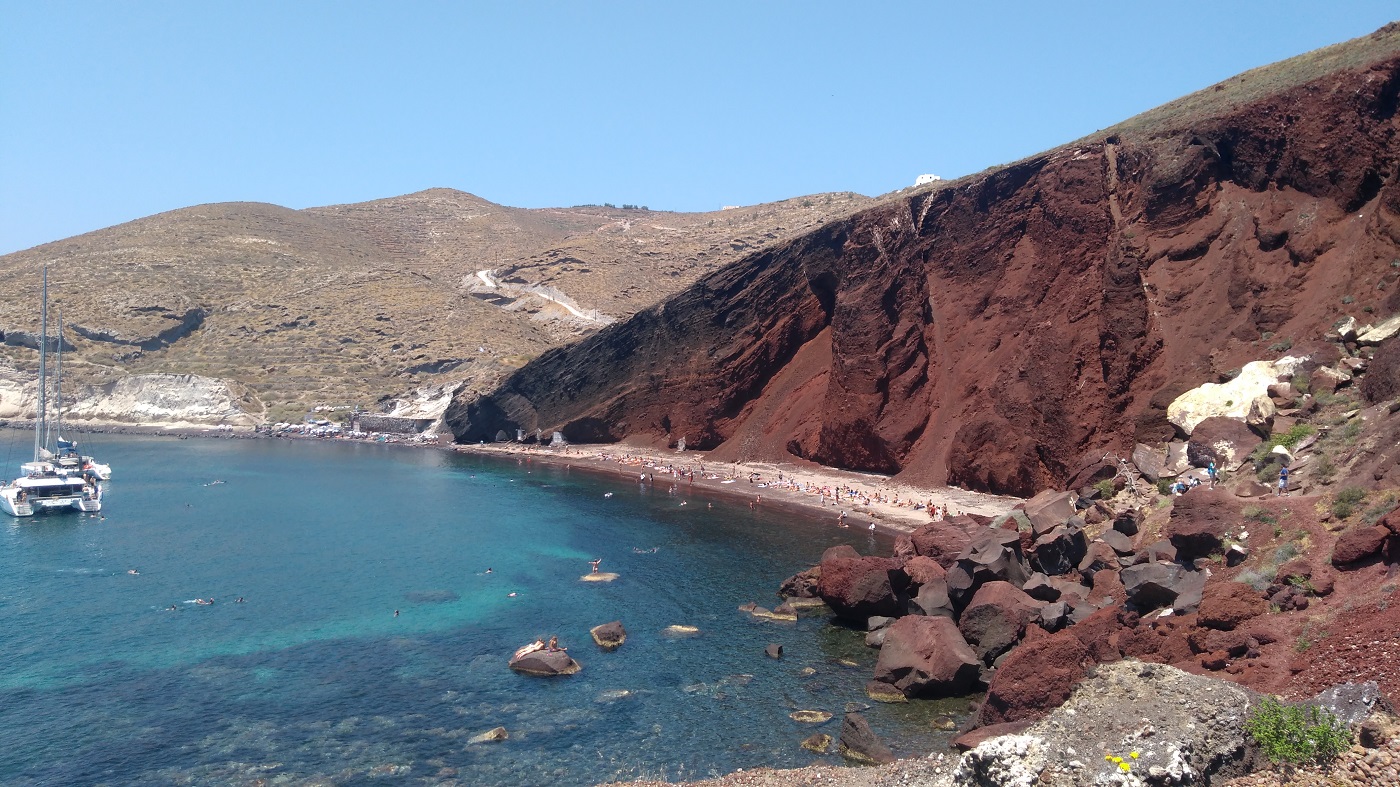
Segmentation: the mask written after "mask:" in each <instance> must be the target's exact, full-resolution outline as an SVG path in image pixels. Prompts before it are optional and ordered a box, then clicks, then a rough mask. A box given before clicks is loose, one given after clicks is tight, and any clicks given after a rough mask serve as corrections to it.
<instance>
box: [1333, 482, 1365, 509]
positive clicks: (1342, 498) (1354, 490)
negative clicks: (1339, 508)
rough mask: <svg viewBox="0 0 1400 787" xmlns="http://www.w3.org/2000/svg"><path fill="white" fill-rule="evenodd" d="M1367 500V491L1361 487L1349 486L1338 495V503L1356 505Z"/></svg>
mask: <svg viewBox="0 0 1400 787" xmlns="http://www.w3.org/2000/svg"><path fill="white" fill-rule="evenodd" d="M1365 499H1366V490H1365V489H1362V488H1361V487H1359V486H1349V487H1346V488H1344V489H1343V490H1342V491H1340V492H1338V493H1337V502H1339V503H1348V504H1350V505H1356V504H1357V503H1360V502H1361V501H1362V500H1365Z"/></svg>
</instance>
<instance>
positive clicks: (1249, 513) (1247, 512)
mask: <svg viewBox="0 0 1400 787" xmlns="http://www.w3.org/2000/svg"><path fill="white" fill-rule="evenodd" d="M1241 513H1242V514H1244V518H1245V519H1251V520H1253V521H1255V522H1263V523H1264V524H1266V525H1272V524H1275V523H1277V522H1278V520H1277V519H1275V518H1274V515H1273V514H1271V513H1269V509H1267V508H1264V507H1263V506H1256V505H1248V506H1245V507H1244V511H1242V512H1241Z"/></svg>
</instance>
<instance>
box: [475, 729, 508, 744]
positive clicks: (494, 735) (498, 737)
mask: <svg viewBox="0 0 1400 787" xmlns="http://www.w3.org/2000/svg"><path fill="white" fill-rule="evenodd" d="M508 738H510V733H509V732H506V728H505V727H496V728H495V729H490V730H487V731H486V732H483V733H481V734H480V735H473V736H472V737H471V738H470V739H469V740H468V741H467V743H499V742H501V741H503V740H506V739H508Z"/></svg>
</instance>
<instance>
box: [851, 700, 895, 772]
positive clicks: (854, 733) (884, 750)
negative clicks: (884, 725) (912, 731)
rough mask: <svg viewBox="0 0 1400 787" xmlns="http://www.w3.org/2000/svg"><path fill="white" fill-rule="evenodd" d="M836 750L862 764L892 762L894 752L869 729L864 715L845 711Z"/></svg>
mask: <svg viewBox="0 0 1400 787" xmlns="http://www.w3.org/2000/svg"><path fill="white" fill-rule="evenodd" d="M837 750H838V751H839V752H840V753H841V756H842V757H845V758H846V759H848V760H850V761H852V762H858V763H861V764H863V765H883V764H885V763H887V762H894V752H892V751H890V747H888V746H886V745H885V744H884V742H883V741H881V740H880V739H879V738H878V737H876V735H875V733H874V732H873V731H871V729H870V724H869V723H867V722H866V721H865V717H863V716H861V715H860V714H857V713H847V714H846V717H845V718H844V719H843V720H842V721H841V739H840V744H839V745H838V746H837Z"/></svg>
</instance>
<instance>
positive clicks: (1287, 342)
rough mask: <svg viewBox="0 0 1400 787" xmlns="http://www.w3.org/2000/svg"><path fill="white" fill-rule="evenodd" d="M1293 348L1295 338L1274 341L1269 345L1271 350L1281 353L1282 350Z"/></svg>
mask: <svg viewBox="0 0 1400 787" xmlns="http://www.w3.org/2000/svg"><path fill="white" fill-rule="evenodd" d="M1292 348H1293V340H1292V339H1284V340H1283V341H1279V342H1274V343H1273V344H1271V345H1269V352H1275V353H1281V352H1283V351H1285V350H1289V349H1292Z"/></svg>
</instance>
